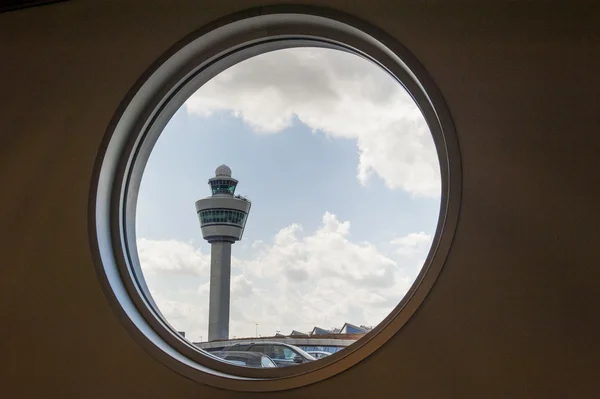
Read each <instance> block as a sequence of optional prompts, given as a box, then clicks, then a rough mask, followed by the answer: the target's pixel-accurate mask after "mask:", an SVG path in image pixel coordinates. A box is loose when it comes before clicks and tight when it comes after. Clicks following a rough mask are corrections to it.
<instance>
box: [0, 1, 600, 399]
mask: <svg viewBox="0 0 600 399" xmlns="http://www.w3.org/2000/svg"><path fill="white" fill-rule="evenodd" d="M261 3H263V2H259V1H232V0H228V1H196V0H179V1H174V2H160V1H143V2H141V1H140V2H111V3H108V2H86V1H73V2H67V3H59V4H56V5H51V6H45V7H40V8H32V9H26V10H22V11H16V12H11V13H6V14H1V15H0V114H1V117H0V139H1V142H0V154H1V155H0V173H1V175H0V177H1V180H0V182H1V184H2V195H1V196H0V209H1V211H0V224H1V226H2V239H1V241H0V242H1V244H0V245H1V248H2V250H1V251H0V253H1V261H2V262H1V263H2V267H1V268H0V317H1V320H2V328H1V329H0V331H1V333H0V349H1V353H2V356H1V358H2V363H1V366H0V368H1V369H2V370H1V372H0V381H1V382H2V383H1V384H0V396H2V397H56V398H107V397H112V398H117V397H123V398H125V397H127V398H161V399H163V398H200V397H203V398H206V397H211V398H213V397H214V398H242V397H249V396H251V395H245V394H240V393H232V392H226V391H220V390H217V389H213V388H210V387H207V386H203V385H199V384H197V383H194V382H192V381H190V380H187V379H185V378H183V377H181V376H180V375H178V374H176V373H174V372H173V371H171V370H170V369H168V368H166V367H165V366H163V365H161V364H160V363H158V362H157V361H156V360H155V359H154V358H152V357H151V356H149V355H148V354H146V352H144V351H143V350H142V349H141V348H140V347H139V346H138V344H137V343H136V342H135V341H134V340H133V339H132V338H131V337H130V336H129V335H128V333H127V332H126V331H125V330H124V328H123V327H122V326H121V324H120V323H119V321H118V320H117V319H116V317H115V315H114V314H113V312H112V311H111V308H110V306H109V304H108V302H107V300H106V299H105V297H104V294H103V291H102V290H101V289H100V286H99V283H98V280H97V278H96V275H95V271H94V267H93V265H92V261H91V256H90V249H89V244H88V238H87V237H88V234H87V230H88V225H87V219H86V217H87V201H88V190H89V184H90V178H91V174H92V167H93V165H94V160H95V157H96V151H97V150H98V146H99V144H100V141H101V139H102V137H103V134H104V131H105V129H106V127H107V124H108V123H109V121H110V119H111V117H112V115H113V113H114V112H115V110H116V108H117V106H118V104H119V102H120V101H121V100H122V99H123V97H124V96H125V94H126V93H127V91H128V90H129V89H130V88H131V87H132V85H133V84H134V82H135V80H136V79H137V78H138V77H139V76H140V74H141V73H142V72H143V71H144V70H145V69H146V68H147V67H148V65H149V64H150V63H151V62H152V61H153V60H154V59H156V58H157V57H158V56H159V55H160V54H161V53H163V52H164V51H165V50H166V49H167V48H168V47H169V46H170V45H172V44H173V43H174V42H176V41H177V40H178V39H180V38H181V37H182V36H183V35H185V34H187V33H189V32H191V31H193V30H195V29H196V28H198V27H200V26H202V25H203V24H205V23H207V22H208V21H211V20H213V19H215V18H217V17H219V16H222V15H225V14H227V13H230V12H232V11H236V10H240V9H243V8H247V7H250V6H252V5H259V4H261ZM308 3H314V4H321V5H325V6H329V7H333V8H337V9H342V10H345V11H346V12H349V13H351V14H355V15H357V16H360V17H362V18H364V19H366V20H368V21H369V22H371V23H373V24H375V25H378V26H379V27H381V28H383V29H384V30H386V31H387V32H389V33H390V34H392V35H394V36H395V37H396V38H397V39H398V40H399V41H401V42H402V43H404V44H405V45H406V46H407V47H408V48H409V49H410V50H411V51H412V52H413V53H414V54H415V55H416V56H417V57H418V58H419V60H420V61H421V62H422V64H423V65H424V66H425V67H426V68H427V70H428V71H429V72H430V74H431V75H432V76H433V78H434V80H435V81H436V83H437V84H438V86H439V88H440V89H441V91H442V92H443V94H444V96H445V98H446V100H447V102H448V106H449V108H450V110H451V112H452V116H453V118H454V121H455V123H456V127H457V130H458V135H459V140H460V146H461V151H462V157H463V170H464V176H463V178H464V183H463V184H464V191H463V203H462V208H461V218H460V221H459V224H458V229H457V233H456V237H455V241H454V245H453V247H452V249H451V252H450V256H449V259H448V262H447V264H446V266H445V268H444V270H443V271H442V274H441V276H440V278H439V280H438V282H437V284H436V285H435V286H434V288H433V290H432V291H431V294H430V296H429V297H428V298H427V300H426V301H425V303H424V304H423V306H422V307H421V308H420V309H419V310H418V312H417V313H416V314H415V316H414V317H413V318H412V319H411V320H410V322H409V323H408V324H407V325H406V326H405V328H404V329H403V330H402V331H401V332H400V333H399V334H398V335H397V336H395V337H394V338H393V339H392V340H391V341H390V342H388V343H387V344H386V345H385V346H384V347H383V349H382V350H380V351H379V352H377V353H375V354H374V355H373V356H372V357H370V358H369V359H367V360H366V361H364V362H363V363H361V364H359V365H357V366H356V367H354V368H352V369H350V370H349V371H347V372H345V373H343V374H341V375H338V376H337V377H334V378H332V379H330V380H327V381H324V382H322V383H319V384H316V385H313V386H310V387H306V388H303V389H298V390H295V391H290V392H284V393H277V394H272V395H270V396H272V397H282V398H301V397H302V398H303V397H326V396H327V397H338V396H339V397H341V396H342V395H343V396H344V397H358V396H359V395H360V396H363V397H364V396H367V397H373V398H374V397H398V398H401V397H402V398H452V397H455V398H482V397H486V398H507V397H523V398H534V397H535V398H591V397H597V396H598V392H599V391H600V367H599V366H598V358H599V357H600V343H599V339H598V337H599V336H600V318H599V316H598V315H599V313H600V312H599V308H600V306H599V305H600V295H599V294H600V289H599V288H600V272H599V268H598V265H599V264H600V249H599V248H600V245H599V244H598V241H599V234H598V226H599V225H600V212H599V211H598V203H600V201H599V198H600V185H599V182H600V158H599V155H598V154H599V151H600V138H599V137H598V134H599V132H600V100H599V98H600V41H599V35H600V23H599V21H600V13H598V11H597V10H596V9H595V8H593V7H592V6H591V4H592V3H590V5H589V6H583V5H578V6H575V5H571V4H570V3H569V2H563V4H562V5H551V4H550V3H549V2H536V3H532V2H527V4H519V2H512V1H507V2H485V4H483V5H482V4H480V3H478V2H470V3H455V4H453V5H446V3H445V2H442V1H412V2H408V1H395V0H389V1H384V0H381V1H377V0H369V1H368V2H367V1H364V2H359V1H342V0H340V1H334V0H331V1H326V0H323V1H311V2H308ZM523 3H525V2H523ZM557 4H560V3H557Z"/></svg>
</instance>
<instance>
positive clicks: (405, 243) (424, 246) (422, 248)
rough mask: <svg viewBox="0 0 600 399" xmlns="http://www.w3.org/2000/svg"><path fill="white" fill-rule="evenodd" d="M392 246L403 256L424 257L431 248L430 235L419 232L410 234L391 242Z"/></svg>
mask: <svg viewBox="0 0 600 399" xmlns="http://www.w3.org/2000/svg"><path fill="white" fill-rule="evenodd" d="M392 244H394V245H397V246H398V249H397V252H398V254H400V255H403V256H413V255H421V256H423V255H426V254H427V251H428V250H429V247H430V246H431V235H429V234H427V233H424V232H422V231H421V232H420V233H410V234H408V235H406V236H404V237H399V238H396V239H394V240H392Z"/></svg>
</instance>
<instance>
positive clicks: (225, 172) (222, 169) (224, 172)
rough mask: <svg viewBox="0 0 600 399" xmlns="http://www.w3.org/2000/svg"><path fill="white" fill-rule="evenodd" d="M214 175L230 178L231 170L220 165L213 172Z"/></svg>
mask: <svg viewBox="0 0 600 399" xmlns="http://www.w3.org/2000/svg"><path fill="white" fill-rule="evenodd" d="M215 175H216V176H228V177H231V168H230V167H229V166H227V165H221V166H219V167H218V168H217V170H215Z"/></svg>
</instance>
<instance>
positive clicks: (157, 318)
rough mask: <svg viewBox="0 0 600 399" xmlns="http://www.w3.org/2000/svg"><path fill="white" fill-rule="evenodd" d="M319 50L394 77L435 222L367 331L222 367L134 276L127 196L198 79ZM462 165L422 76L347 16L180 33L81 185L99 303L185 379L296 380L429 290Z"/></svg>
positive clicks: (313, 375)
mask: <svg viewBox="0 0 600 399" xmlns="http://www.w3.org/2000/svg"><path fill="white" fill-rule="evenodd" d="M306 46H310V47H324V48H332V49H338V50H342V51H348V52H351V53H354V54H356V55H358V56H361V57H363V58H366V59H368V60H370V61H372V62H374V63H376V64H377V65H379V66H380V67H381V68H383V69H384V70H386V71H387V72H388V73H389V74H390V75H391V76H393V77H394V78H395V79H396V80H397V81H398V83H399V84H401V85H402V86H404V87H405V88H406V90H407V91H408V93H409V94H410V95H411V96H412V98H413V100H414V101H415V102H416V104H417V105H418V106H419V108H420V110H421V112H422V114H423V116H424V118H425V120H426V121H427V123H428V126H429V129H430V132H431V134H432V136H433V140H434V142H435V146H436V150H437V154H438V160H439V163H440V172H441V177H442V179H441V181H442V192H441V201H440V212H439V218H438V225H437V229H436V233H435V235H434V238H433V241H432V246H431V248H430V251H429V254H428V256H427V258H426V260H425V263H424V266H423V268H422V269H421V272H420V273H419V275H418V276H417V278H416V280H415V282H414V283H413V285H412V286H411V288H410V289H409V291H408V292H407V293H406V295H405V296H404V298H403V299H402V300H401V301H400V303H399V304H398V305H397V306H396V307H395V308H394V309H393V310H392V311H391V312H390V314H389V315H388V316H387V317H386V318H385V319H384V320H383V321H382V322H381V323H380V324H379V325H377V326H376V327H375V328H374V329H373V330H372V331H371V332H369V333H367V334H366V335H365V336H364V337H363V338H361V339H360V340H358V341H357V342H356V343H354V344H352V345H351V346H349V347H348V348H346V349H345V350H343V351H340V352H337V353H335V354H333V355H331V356H328V357H327V358H324V359H321V360H319V361H317V362H311V363H305V364H301V365H297V366H294V367H285V368H276V369H252V368H245V367H239V366H235V365H231V364H228V363H225V362H222V361H220V360H218V358H216V357H215V356H214V355H211V354H210V353H208V352H206V351H203V350H201V349H199V348H197V347H195V346H194V345H193V344H192V343H190V342H189V341H187V340H185V339H184V338H182V337H181V336H180V335H179V334H178V333H177V331H175V330H174V329H173V328H172V327H171V326H170V325H169V323H168V322H167V321H166V320H165V319H164V317H163V316H162V315H161V313H160V311H159V310H158V308H157V306H156V304H155V303H154V301H153V299H152V297H151V295H150V293H149V290H148V288H147V286H146V284H145V282H144V279H143V276H142V273H141V268H140V263H139V260H138V255H137V248H136V242H135V207H136V202H137V193H138V189H139V184H140V182H141V176H142V173H143V170H144V167H145V164H146V162H147V160H148V157H149V155H150V151H151V150H152V147H153V146H154V144H155V142H156V140H157V139H158V137H159V135H160V133H161V132H162V130H163V128H164V126H165V125H166V124H167V123H168V121H169V120H170V119H171V117H172V115H173V114H174V113H175V111H176V110H177V109H178V108H179V107H180V106H181V105H182V104H183V102H184V101H185V99H187V98H188V97H189V96H190V95H191V94H192V93H193V92H194V91H196V90H197V89H198V88H199V87H200V86H201V85H202V84H204V83H206V82H207V81H208V80H210V79H211V78H212V77H214V76H216V75H217V74H218V73H219V72H221V71H223V70H225V69H226V68H228V67H230V66H232V65H234V64H237V63H239V62H241V61H243V60H245V59H247V58H250V57H252V56H254V55H258V54H263V53H266V52H269V51H274V50H278V49H283V48H290V47H306ZM460 195H461V162H460V153H459V147H458V141H457V137H456V133H455V130H454V124H453V122H452V119H451V116H450V113H449V111H448V109H447V107H446V105H445V102H444V99H443V97H442V95H441V93H440V91H439V90H438V88H437V87H436V85H435V84H434V82H433V80H432V79H431V77H430V76H429V75H428V74H427V72H426V71H425V69H424V68H423V67H422V66H421V65H420V63H419V62H418V61H417V60H416V58H415V57H414V56H413V55H412V54H411V53H410V52H409V51H408V50H407V49H406V48H405V47H404V46H402V45H400V44H399V43H397V42H396V41H395V40H394V39H393V38H392V37H390V36H389V35H387V34H386V33H384V32H382V31H381V30H379V29H377V28H375V27H373V26H371V25H369V24H367V23H365V22H363V21H361V20H358V19H356V18H354V17H352V16H349V15H346V14H343V13H340V12H337V11H332V10H329V9H321V8H316V7H304V6H301V7H300V6H298V7H293V6H267V7H260V8H255V9H251V10H246V11H243V12H239V13H236V14H233V15H230V16H228V17H225V18H222V19H219V20H217V21H215V22H213V23H211V24H209V25H207V26H205V27H204V28H201V29H199V30H198V31H196V32H194V33H192V34H190V35H188V36H187V37H185V38H184V39H182V40H181V41H180V42H178V43H177V44H175V45H174V46H173V47H172V48H171V49H170V50H168V51H167V52H166V53H165V54H164V55H163V56H162V57H161V58H160V59H159V60H157V61H156V62H155V63H154V64H153V65H152V66H151V67H150V68H149V69H148V70H147V71H146V72H145V73H144V75H143V76H142V77H140V79H139V80H138V81H137V82H136V84H135V85H134V87H133V88H132V89H131V90H130V91H129V93H128V94H127V96H126V98H125V99H124V100H123V102H122V103H121V105H120V106H119V108H118V110H117V111H116V113H115V115H114V117H113V119H112V121H111V123H110V125H109V127H108V129H107V132H106V135H105V137H104V141H103V144H102V146H101V149H100V151H99V154H98V159H97V161H96V165H95V170H94V175H93V179H92V184H91V188H90V202H89V223H90V243H91V247H92V253H93V257H94V260H95V264H96V269H97V274H98V276H99V280H100V282H101V284H102V286H103V289H104V291H105V293H106V294H107V297H108V298H109V302H110V303H111V305H112V307H113V308H114V309H115V311H116V314H117V315H118V317H119V319H120V320H121V322H122V324H123V325H124V326H125V327H126V329H127V330H128V331H129V332H130V334H131V335H132V336H133V337H134V338H135V339H136V341H137V342H138V343H139V344H140V345H141V346H142V347H143V348H144V349H145V350H146V351H148V352H149V353H150V354H151V355H152V356H154V357H155V358H156V359H157V360H159V361H161V362H162V363H164V364H165V365H167V366H168V367H169V368H171V369H173V370H175V371H176V372H178V373H180V374H182V375H184V376H186V377H188V378H191V379H193V380H195V381H198V382H201V383H205V384H208V385H211V386H215V387H219V388H223V389H229V390H236V391H253V392H257V391H260V392H265V391H278V390H285V389H292V388H298V387H301V386H304V385H308V384H312V383H315V382H318V381H321V380H323V379H326V378H329V377H331V376H333V375H336V374H338V373H340V372H343V371H344V370H346V369H348V368H350V367H352V366H354V365H356V364H357V363H359V362H360V361H362V360H363V359H365V358H366V357H367V356H369V355H370V354H372V353H373V352H375V351H376V350H378V349H379V348H380V347H381V346H382V345H383V344H385V343H386V342H387V341H388V340H390V339H391V338H392V337H393V336H394V335H395V334H396V333H397V332H398V331H399V330H400V329H401V328H402V326H403V325H404V324H405V323H406V322H407V321H408V320H409V318H410V317H411V316H412V315H413V314H414V313H415V311H416V310H417V308H418V307H419V306H420V305H421V303H422V302H423V300H424V299H425V297H426V296H427V295H428V293H429V292H430V290H431V288H432V287H433V284H434V282H435V281H436V279H437V277H438V275H439V273H440V271H441V270H442V267H443V265H444V263H445V261H446V258H447V255H448V252H449V250H450V246H451V243H452V239H453V236H454V231H455V228H456V224H457V221H458V215H459V206H460Z"/></svg>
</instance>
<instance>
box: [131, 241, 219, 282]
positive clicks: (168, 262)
mask: <svg viewBox="0 0 600 399" xmlns="http://www.w3.org/2000/svg"><path fill="white" fill-rule="evenodd" d="M137 247H138V256H139V259H140V264H141V265H142V268H143V271H144V273H157V272H169V273H173V274H189V275H196V276H203V275H206V274H207V273H208V271H209V268H210V255H209V254H203V253H202V252H201V251H200V250H198V249H195V248H194V247H193V246H192V244H190V243H185V242H181V241H177V240H167V241H160V240H149V239H146V238H140V239H138V240H137Z"/></svg>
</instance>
